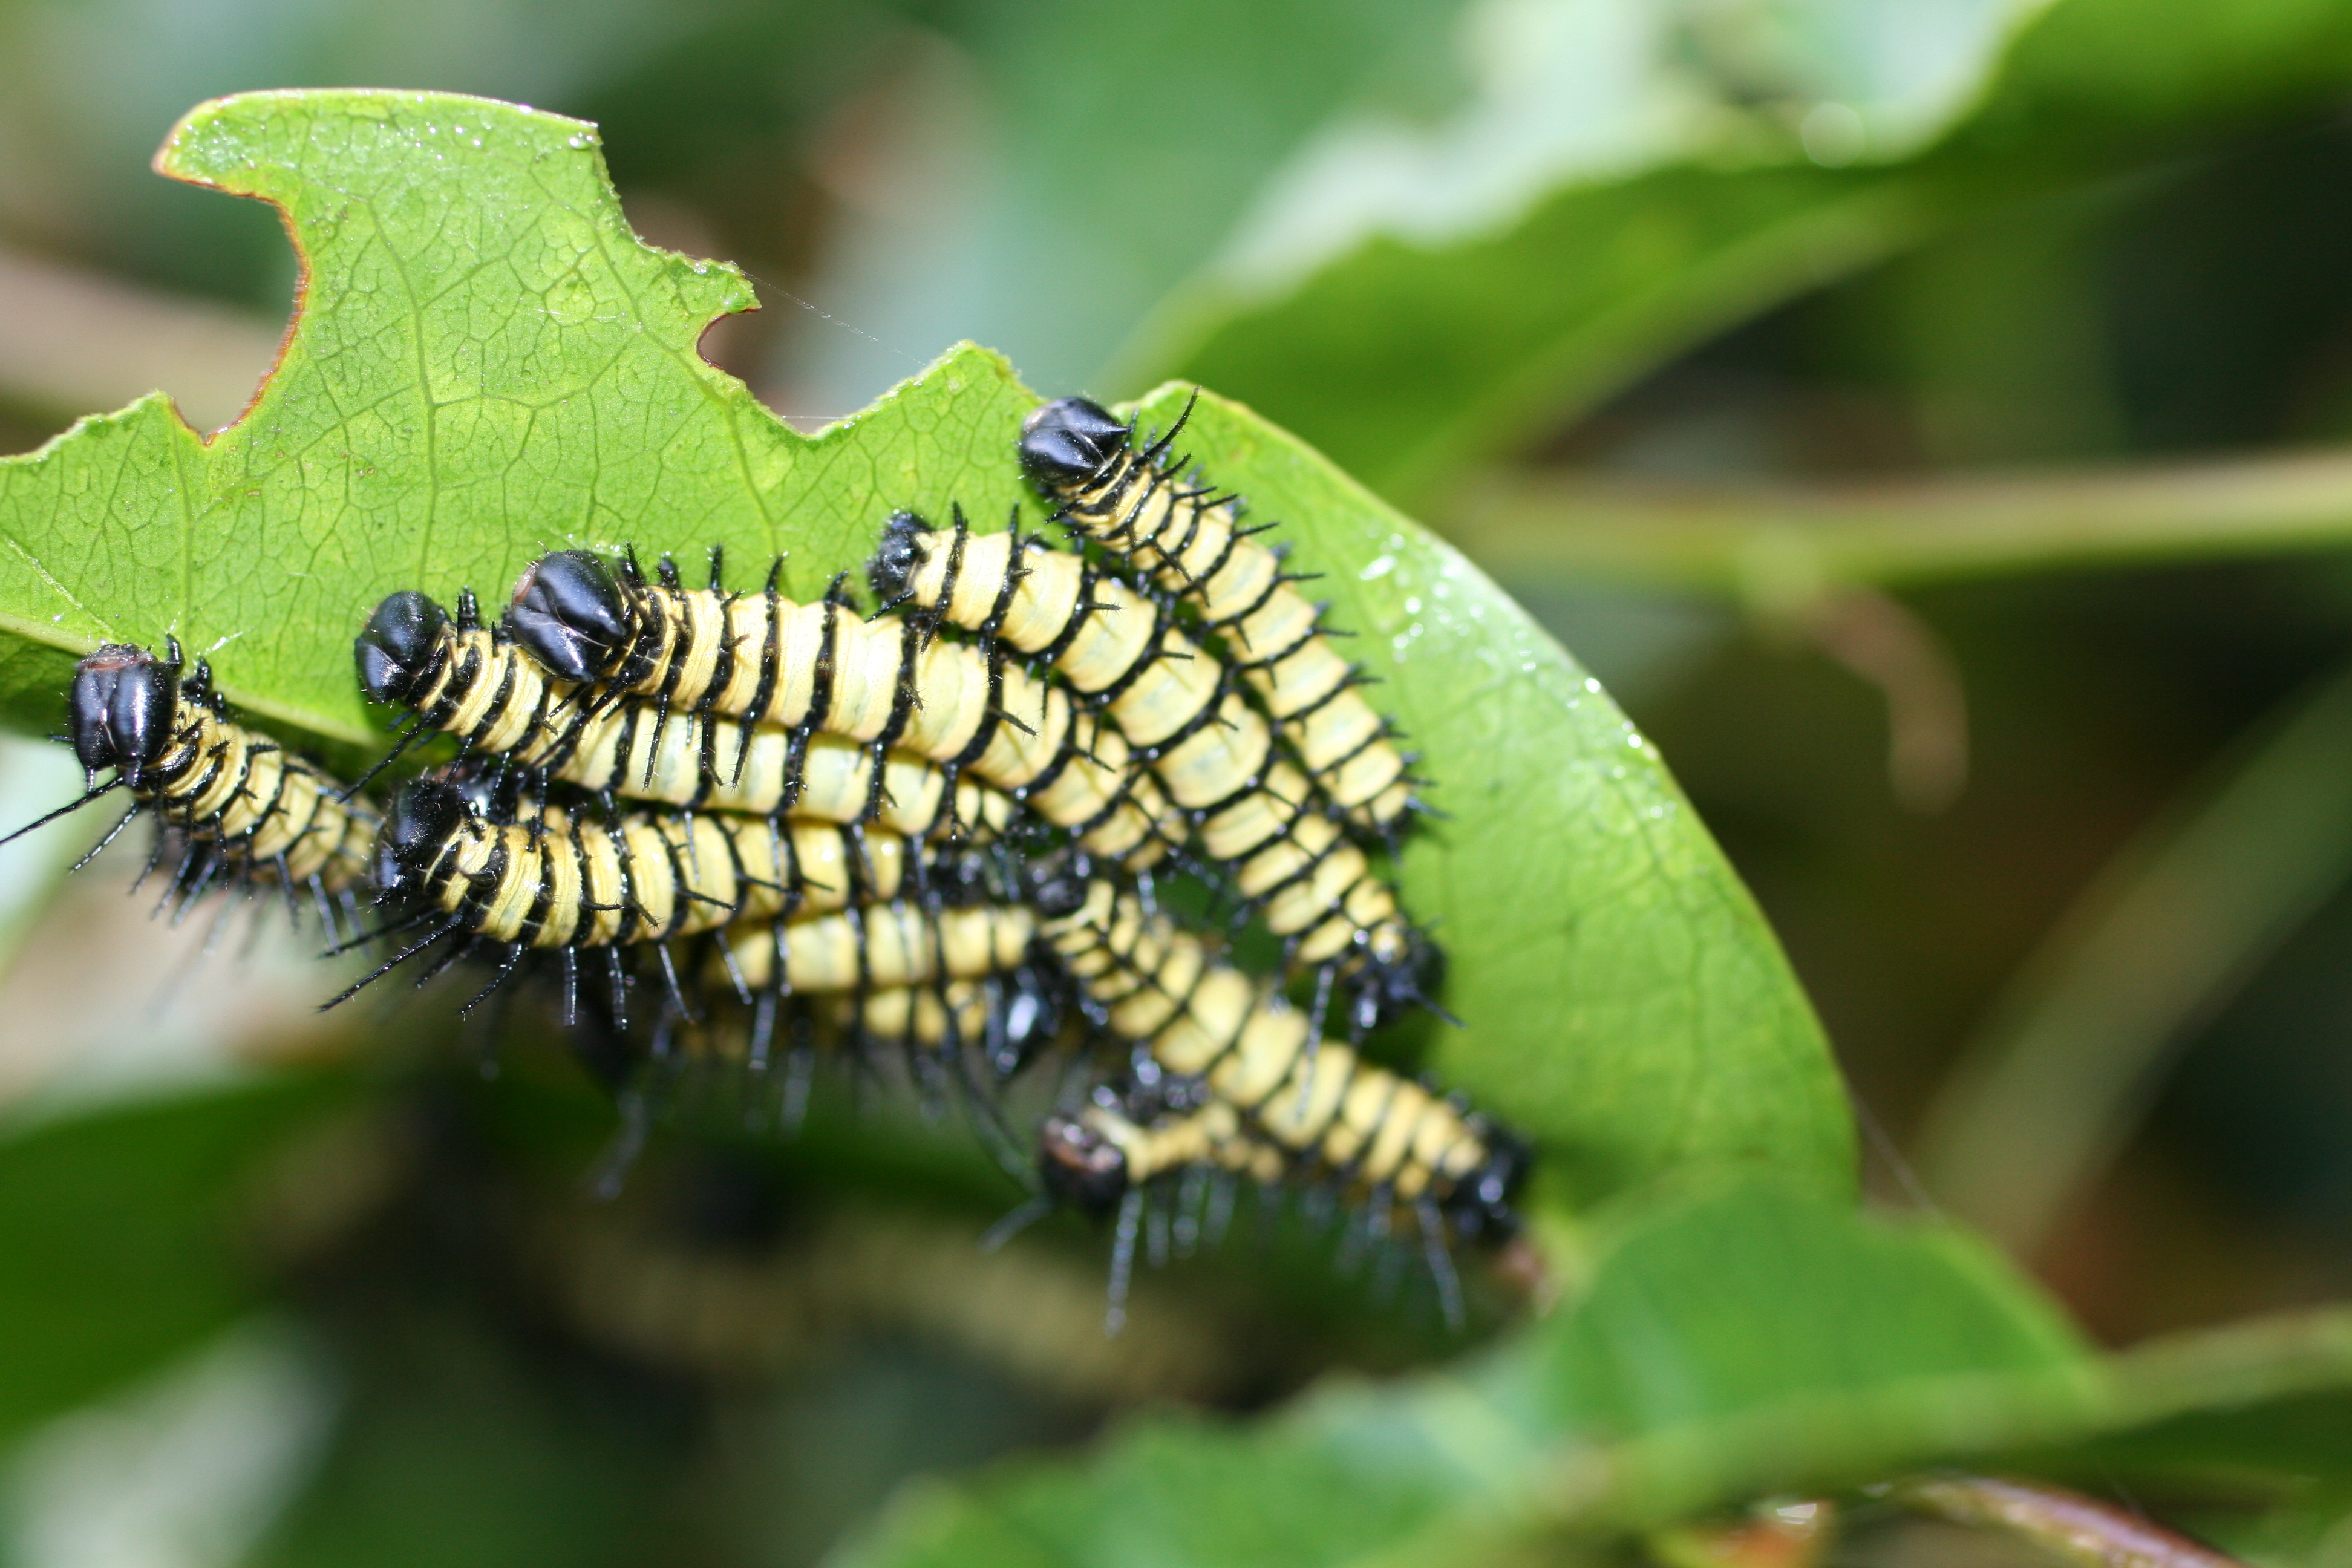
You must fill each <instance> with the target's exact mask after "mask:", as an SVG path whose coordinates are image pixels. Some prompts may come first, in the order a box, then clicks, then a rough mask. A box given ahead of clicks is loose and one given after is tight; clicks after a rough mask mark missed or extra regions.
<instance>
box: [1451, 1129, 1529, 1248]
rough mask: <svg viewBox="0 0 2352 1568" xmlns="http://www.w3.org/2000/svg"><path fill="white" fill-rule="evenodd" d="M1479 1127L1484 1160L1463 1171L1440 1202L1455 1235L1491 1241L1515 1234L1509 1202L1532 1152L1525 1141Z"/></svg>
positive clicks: (1513, 1212)
mask: <svg viewBox="0 0 2352 1568" xmlns="http://www.w3.org/2000/svg"><path fill="white" fill-rule="evenodd" d="M1479 1131H1480V1134H1481V1135H1482V1137H1483V1138H1484V1139H1485V1141H1486V1163H1484V1164H1482V1165H1480V1166H1479V1167H1478V1168H1477V1169H1476V1170H1475V1171H1471V1172H1469V1173H1466V1174H1465V1175H1464V1176H1463V1178H1462V1179H1461V1181H1460V1182H1458V1183H1456V1184H1454V1190H1453V1191H1452V1192H1451V1193H1449V1194H1446V1196H1445V1201H1444V1204H1443V1205H1440V1206H1441V1207H1442V1208H1443V1209H1444V1214H1445V1219H1446V1223H1447V1224H1448V1225H1450V1226H1452V1227H1453V1230H1454V1235H1455V1236H1456V1237H1460V1238H1461V1239H1463V1240H1465V1241H1468V1240H1478V1241H1484V1242H1486V1243H1488V1244H1490V1245H1492V1244H1496V1243H1500V1242H1505V1241H1508V1240H1509V1239H1510V1238H1511V1237H1514V1236H1517V1234H1518V1231H1519V1216H1518V1211H1517V1209H1515V1208H1514V1207H1513V1206H1512V1205H1513V1203H1514V1201H1515V1200H1516V1199H1517V1197H1518V1194H1519V1188H1520V1187H1521V1186H1522V1185H1523V1184H1525V1183H1526V1181H1527V1175H1528V1164H1529V1163H1530V1162H1531V1161H1532V1160H1533V1158H1534V1155H1533V1153H1532V1152H1531V1151H1530V1150H1529V1149H1528V1146H1527V1144H1526V1143H1524V1142H1521V1141H1520V1140H1519V1139H1518V1138H1517V1137H1515V1136H1514V1135H1512V1134H1511V1133H1508V1132H1506V1131H1502V1130H1501V1129H1500V1128H1497V1127H1494V1126H1491V1125H1487V1126H1482V1127H1481V1128H1480V1129H1479Z"/></svg>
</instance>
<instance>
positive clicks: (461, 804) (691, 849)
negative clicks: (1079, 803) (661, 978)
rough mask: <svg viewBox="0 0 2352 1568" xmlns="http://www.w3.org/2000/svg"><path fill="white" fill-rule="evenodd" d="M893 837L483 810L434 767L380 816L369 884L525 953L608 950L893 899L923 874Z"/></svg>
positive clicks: (739, 819) (774, 822) (787, 823)
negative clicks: (372, 880)
mask: <svg viewBox="0 0 2352 1568" xmlns="http://www.w3.org/2000/svg"><path fill="white" fill-rule="evenodd" d="M923 868H924V861H923V859H922V857H921V852H920V851H919V849H918V848H917V847H915V846H914V845H913V844H912V843H910V841H908V839H906V838H903V837H899V836H898V835H896V834H889V833H883V832H879V831H873V830H861V829H857V828H852V827H843V826H836V825H834V824H829V823H817V822H796V821H791V820H788V819H784V818H779V817H752V816H730V815H728V814H724V813H718V812H677V811H656V810H650V809H640V810H627V811H621V812H616V813H613V814H611V815H609V816H601V817H600V816H591V815H583V814H579V813H574V812H572V811H570V810H567V809H566V808H564V807H562V806H556V805H548V806H542V807H541V808H539V809H538V810H537V811H536V812H532V813H528V814H522V815H520V816H518V815H517V814H514V813H512V812H509V811H507V810H502V809H499V806H498V805H497V804H496V803H493V804H492V805H491V807H490V809H488V810H486V809H484V806H483V805H482V803H481V802H479V801H478V800H477V799H475V798H471V797H470V796H469V795H468V792H467V788H466V786H465V784H464V783H463V782H462V781H461V780H460V779H458V778H455V777H452V776H449V774H448V773H447V771H446V770H445V771H444V772H443V773H436V774H428V775H427V776H425V777H424V778H421V779H417V780H415V781H414V782H412V783H411V784H407V785H406V786H404V788H403V789H402V790H401V792H400V793H399V795H397V796H395V797H394V803H393V807H392V810H391V811H390V812H389V813H387V814H386V816H385V818H384V822H383V833H382V836H381V838H380V840H379V843H378V845H377V849H376V856H375V878H376V881H377V883H378V885H379V886H380V887H381V888H382V889H383V893H384V896H385V897H386V898H387V899H388V900H398V901H402V902H404V903H405V904H407V905H408V906H410V907H411V908H412V909H415V910H418V911H419V912H421V913H425V914H428V915H429V914H434V913H437V914H438V915H441V916H444V917H446V920H445V921H443V922H442V929H443V930H444V931H460V932H463V933H465V934H466V935H467V936H468V937H470V938H472V939H473V940H474V941H476V942H491V943H498V944H501V945H504V946H507V947H509V949H511V950H513V951H514V952H516V953H520V952H522V951H525V950H549V949H562V950H565V951H567V952H569V951H573V950H577V949H582V948H600V947H616V946H622V945H626V944H629V943H635V942H662V941H666V940H667V939H669V938H672V937H680V936H691V935H693V934H695V933H697V932H700V931H715V930H717V929H719V927H721V926H725V925H727V924H729V923H730V922H732V921H747V920H765V919H776V918H782V917H784V916H787V915H789V914H793V913H797V912H801V911H820V910H839V909H843V908H846V907H848V906H849V905H851V904H853V903H856V902H859V901H863V900H871V899H889V898H895V897H897V896H898V893H899V892H900V891H901V890H903V889H908V887H910V886H912V885H913V884H914V882H915V881H916V879H918V878H919V877H920V876H921V875H922V872H923Z"/></svg>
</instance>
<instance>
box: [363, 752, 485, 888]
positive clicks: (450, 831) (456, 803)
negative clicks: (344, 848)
mask: <svg viewBox="0 0 2352 1568" xmlns="http://www.w3.org/2000/svg"><path fill="white" fill-rule="evenodd" d="M467 815H468V813H467V805H466V795H465V792H464V791H463V790H462V789H460V788H459V787H458V786H457V784H454V783H452V782H450V781H449V780H447V779H444V778H436V777H431V776H427V777H425V778H421V779H415V780H412V781H410V782H409V783H408V784H404V785H403V786H401V791H400V793H399V794H398V795H394V797H393V801H392V809H391V810H390V811H388V812H386V813H384V816H383V831H382V833H381V834H380V836H379V837H377V839H376V844H375V881H376V887H377V888H378V889H380V890H381V891H382V892H383V895H384V896H385V897H386V898H393V897H396V896H398V895H401V894H404V893H407V892H411V891H414V890H415V889H416V888H417V887H418V886H419V885H420V884H421V883H423V882H424V881H425V879H426V878H427V877H429V876H430V875H431V874H432V871H433V868H434V865H435V863H436V861H438V860H439V859H440V858H441V855H442V852H443V850H444V849H445V848H446V847H447V846H448V843H449V840H450V838H451V837H453V836H455V835H456V833H457V830H458V829H459V828H460V827H462V826H465V822H466V818H467Z"/></svg>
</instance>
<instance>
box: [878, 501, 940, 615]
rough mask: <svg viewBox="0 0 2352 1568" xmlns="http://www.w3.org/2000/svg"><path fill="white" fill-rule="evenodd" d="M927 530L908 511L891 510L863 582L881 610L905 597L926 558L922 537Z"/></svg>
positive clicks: (929, 528)
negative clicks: (871, 590) (878, 603)
mask: <svg viewBox="0 0 2352 1568" xmlns="http://www.w3.org/2000/svg"><path fill="white" fill-rule="evenodd" d="M929 531H931V525H930V524H929V523H928V522H925V521H923V520H922V519H921V518H919V517H917V516H916V515H915V514H914V513H913V512H911V511H894V512H892V513H891V514H890V521H888V522H887V523H885V524H884V525H883V527H882V543H881V546H880V548H878V549H877V550H876V551H875V552H874V559H873V560H871V561H869V562H867V563H866V583H867V584H869V585H870V586H871V587H872V588H873V590H874V596H875V598H877V600H879V601H880V602H881V604H882V606H883V608H885V609H887V608H889V606H890V605H892V604H893V603H895V602H897V601H898V600H900V599H903V598H905V597H906V596H907V589H908V584H911V583H913V582H914V580H915V574H916V573H917V572H918V571H919V570H921V569H922V564H923V563H924V561H925V560H927V559H928V558H929V557H928V556H927V555H926V554H925V552H924V550H923V544H922V538H923V535H925V534H927V533H929Z"/></svg>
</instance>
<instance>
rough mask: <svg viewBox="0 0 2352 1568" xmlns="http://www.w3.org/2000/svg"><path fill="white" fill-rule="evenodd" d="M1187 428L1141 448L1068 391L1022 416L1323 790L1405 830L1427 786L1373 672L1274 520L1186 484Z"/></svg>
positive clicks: (1052, 474) (1059, 472) (1099, 519)
mask: <svg viewBox="0 0 2352 1568" xmlns="http://www.w3.org/2000/svg"><path fill="white" fill-rule="evenodd" d="M1185 414H1186V416H1187V417H1189V416H1190V414H1191V408H1190V406H1189V405H1188V406H1187V408H1186V410H1185ZM1183 427H1184V419H1183V418H1179V419H1178V420H1177V421H1176V423H1175V424H1174V425H1173V426H1170V427H1169V430H1168V432H1167V434H1166V435H1164V436H1161V437H1160V438H1159V439H1158V440H1155V441H1153V442H1151V443H1150V444H1149V445H1147V446H1143V447H1138V446H1136V444H1135V441H1134V435H1135V426H1134V423H1133V422H1132V421H1129V420H1122V419H1119V418H1118V417H1117V416H1114V415H1112V414H1111V413H1110V412H1109V411H1108V409H1106V408H1104V407H1102V406H1101V405H1099V404H1095V403H1090V402H1088V401H1087V399H1085V398H1083V397H1065V398H1062V399H1061V400H1059V401H1058V402H1055V403H1048V404H1046V405H1045V406H1044V407H1042V408H1039V409H1037V410H1036V411H1035V412H1034V413H1033V414H1031V415H1030V416H1029V417H1028V418H1027V419H1026V420H1025V421H1024V422H1023V424H1022V426H1021V442H1020V456H1021V466H1022V468H1024V469H1025V470H1026V471H1027V473H1028V475H1029V478H1030V479H1031V480H1032V482H1034V484H1035V485H1036V486H1037V488H1038V489H1040V490H1041V491H1043V492H1044V494H1045V496H1046V497H1047V499H1049V500H1052V501H1053V502H1055V506H1056V508H1057V510H1056V512H1055V515H1056V517H1057V518H1058V519H1059V520H1060V521H1062V522H1063V523H1064V524H1065V525H1066V526H1067V527H1068V528H1069V530H1070V531H1072V532H1073V533H1074V534H1076V535H1077V536H1079V537H1080V538H1082V539H1085V540H1088V541H1091V542H1095V543H1097V544H1099V545H1101V546H1102V547H1103V548H1104V549H1105V550H1108V551H1109V552H1112V553H1114V554H1115V555H1117V556H1119V557H1121V558H1123V559H1127V560H1130V561H1132V562H1134V563H1135V565H1136V567H1137V568H1138V569H1139V571H1141V572H1142V573H1143V574H1146V575H1147V576H1149V577H1150V578H1151V579H1152V580H1153V581H1155V582H1157V583H1158V584H1160V586H1161V587H1163V588H1165V589H1167V590H1168V591H1169V592H1170V593H1172V594H1175V595H1180V596H1181V597H1182V598H1184V599H1187V600H1189V601H1190V602H1192V604H1193V605H1195V606H1197V607H1198V609H1199V611H1200V614H1201V618H1202V623H1203V624H1204V625H1205V626H1208V628H1209V629H1210V630H1211V631H1213V632H1214V633H1216V634H1217V635H1218V636H1219V637H1221V638H1222V639H1223V641H1224V642H1225V643H1226V644H1227V645H1228V646H1229V647H1230V650H1231V652H1232V654H1233V656H1234V663H1235V664H1236V665H1237V666H1238V668H1240V669H1241V671H1242V673H1243V676H1244V679H1247V680H1248V681H1249V683H1250V684H1251V686H1252V687H1253V688H1255V689H1256V691H1257V694H1258V698H1259V700H1261V701H1263V702H1264V703H1265V709H1266V711H1267V712H1268V713H1270V714H1272V715H1273V716H1274V720H1275V722H1276V724H1278V725H1280V726H1281V728H1282V731H1283V735H1284V737H1285V738H1286V740H1287V741H1288V742H1290V744H1291V746H1292V747H1293V749H1295V750H1296V751H1297V754H1298V757H1299V760H1300V761H1301V762H1302V763H1304V764H1305V765H1306V768H1307V772H1308V773H1310V774H1312V775H1313V776H1314V778H1315V780H1316V781H1317V783H1318V784H1319V785H1320V786H1321V787H1322V789H1323V791H1324V793H1326V794H1327V795H1329V796H1330V798H1331V799H1332V800H1333V801H1334V802H1336V803H1337V804H1338V805H1339V806H1340V808H1341V809H1342V810H1344V811H1345V812H1346V813H1347V815H1348V818H1349V821H1351V822H1353V823H1355V824H1356V825H1357V826H1360V827H1363V828H1366V829H1370V830H1372V831H1377V832H1383V833H1390V834H1393V833H1394V832H1395V831H1396V829H1397V827H1398V826H1399V825H1400V824H1401V823H1402V819H1403V816H1404V814H1405V813H1406V812H1407V811H1409V810H1411V809H1412V808H1413V807H1414V806H1415V805H1416V804H1417V803H1416V801H1415V798H1414V795H1413V782H1414V781H1413V780H1412V777H1411V776H1410V775H1409V773H1408V772H1407V768H1408V766H1409V763H1408V761H1407V759H1406V758H1405V757H1404V755H1403V754H1402V753H1401V752H1398V751H1397V749H1396V747H1395V746H1394V745H1393V744H1392V743H1391V731H1390V727H1389V724H1388V722H1387V721H1386V720H1384V719H1382V718H1381V716H1380V715H1379V714H1378V713H1376V712H1374V711H1373V710H1372V707H1371V705H1370V703H1368V702H1366V701H1365V700H1364V699H1363V695H1362V693H1361V692H1360V691H1359V690H1357V689H1356V688H1357V687H1358V686H1359V685H1360V684H1361V683H1362V681H1363V679H1364V674H1363V670H1362V668H1360V666H1358V665H1357V664H1355V663H1353V662H1352V661H1350V660H1349V659H1347V658H1342V657H1341V656H1340V655H1339V652H1338V650H1336V649H1334V648H1333V647H1331V646H1330V643H1329V641H1328V638H1329V637H1330V636H1331V633H1330V632H1329V631H1328V629H1326V628H1325V627H1324V626H1322V624H1321V623H1322V614H1323V612H1322V609H1321V607H1320V606H1318V605H1314V604H1311V603H1309V602H1308V601H1307V599H1306V597H1305V596H1303V595H1300V594H1299V593H1298V592H1297V589H1295V588H1293V587H1292V586H1291V584H1293V583H1295V582H1298V581H1300V580H1301V579H1300V577H1299V576H1298V575H1297V574H1294V573H1290V572H1286V571H1285V570H1284V568H1283V561H1282V551H1281V550H1280V549H1279V548H1276V549H1268V548H1267V547H1266V546H1265V545H1263V544H1259V543H1257V542H1255V539H1254V538H1253V537H1252V536H1253V535H1255V534H1256V533H1260V532H1264V531H1265V528H1266V527H1267V526H1270V525H1260V526H1258V527H1255V528H1248V527H1244V526H1243V525H1242V523H1241V521H1240V517H1239V514H1238V508H1237V506H1236V503H1235V502H1234V499H1233V498H1232V497H1230V496H1222V495H1218V494H1215V493H1213V491H1212V490H1211V489H1208V488H1206V487H1204V486H1202V485H1199V484H1188V483H1187V482H1185V481H1184V480H1183V479H1181V478H1179V477H1178V475H1177V473H1176V471H1175V470H1176V469H1178V468H1181V467H1182V466H1183V465H1182V461H1181V459H1177V460H1173V461H1171V459H1170V458H1169V456H1168V453H1169V448H1170V447H1171V444H1172V443H1173V442H1174V441H1175V439H1176V434H1177V432H1178V431H1179V430H1181V429H1182V428H1183Z"/></svg>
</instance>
